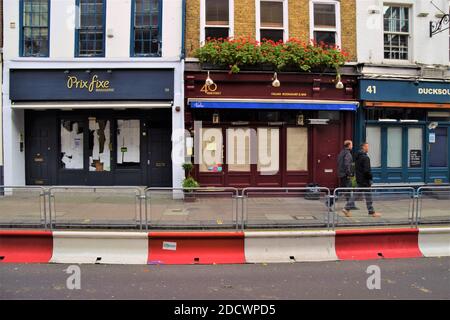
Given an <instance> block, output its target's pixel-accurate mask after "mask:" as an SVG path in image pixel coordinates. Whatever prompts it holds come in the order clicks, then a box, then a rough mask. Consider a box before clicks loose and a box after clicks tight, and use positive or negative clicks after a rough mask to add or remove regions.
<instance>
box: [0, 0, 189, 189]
mask: <svg viewBox="0 0 450 320" xmlns="http://www.w3.org/2000/svg"><path fill="white" fill-rule="evenodd" d="M3 8H4V13H5V17H4V21H5V30H4V35H5V46H4V71H3V77H4V83H3V91H4V94H3V106H4V107H3V111H4V112H3V129H4V168H5V185H25V184H26V185H140V186H158V187H163V186H164V187H170V186H180V184H181V180H182V179H183V175H184V173H183V171H182V168H181V165H179V164H177V165H173V164H172V157H171V156H172V154H171V153H172V150H173V149H174V145H175V144H176V143H177V140H176V139H172V134H173V132H176V131H180V130H181V131H182V130H183V128H184V112H183V109H184V104H183V99H182V97H183V86H182V79H183V76H182V75H183V63H182V49H183V45H182V36H183V32H182V30H183V26H182V24H183V2H182V1H162V0H114V1H110V0H58V1H54V0H20V1H17V0H5V1H4V6H3Z"/></svg>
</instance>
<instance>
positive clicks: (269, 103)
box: [188, 99, 359, 111]
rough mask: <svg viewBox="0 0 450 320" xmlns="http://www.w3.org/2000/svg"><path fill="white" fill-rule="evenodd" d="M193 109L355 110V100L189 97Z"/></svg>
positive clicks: (356, 104) (356, 103)
mask: <svg viewBox="0 0 450 320" xmlns="http://www.w3.org/2000/svg"><path fill="white" fill-rule="evenodd" d="M188 102H189V104H190V106H191V108H193V109H274V110H328V111H356V109H357V108H358V105H359V103H358V102H356V101H327V100H285V99H274V100H267V99H264V100H253V99H239V100H237V99H189V100H188Z"/></svg>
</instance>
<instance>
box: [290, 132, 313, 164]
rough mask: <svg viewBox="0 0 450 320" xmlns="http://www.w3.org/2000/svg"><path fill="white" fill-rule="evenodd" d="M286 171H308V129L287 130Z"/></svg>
mask: <svg viewBox="0 0 450 320" xmlns="http://www.w3.org/2000/svg"><path fill="white" fill-rule="evenodd" d="M286 144H287V150H286V152H287V153H286V162H287V163H286V167H287V171H307V170H308V129H307V128H303V127H297V128H294V127H292V128H287V142H286Z"/></svg>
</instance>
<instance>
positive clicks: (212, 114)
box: [185, 71, 358, 188]
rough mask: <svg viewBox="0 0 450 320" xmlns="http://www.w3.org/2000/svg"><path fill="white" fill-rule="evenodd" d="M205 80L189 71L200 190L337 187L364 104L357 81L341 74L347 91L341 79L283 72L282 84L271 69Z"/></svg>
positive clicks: (189, 118) (188, 120) (188, 119)
mask: <svg viewBox="0 0 450 320" xmlns="http://www.w3.org/2000/svg"><path fill="white" fill-rule="evenodd" d="M206 78H207V72H206V71H187V72H186V73H185V97H186V111H185V112H186V113H185V125H186V129H188V130H189V131H190V132H191V134H192V135H193V136H196V138H199V137H201V139H196V141H199V142H196V144H194V145H193V150H192V161H194V163H195V166H194V173H193V176H194V178H195V179H196V180H197V181H198V182H199V183H200V185H201V186H222V187H237V188H245V187H304V186H306V185H307V184H310V183H316V184H318V185H320V186H324V187H329V188H334V187H336V186H337V183H338V178H337V172H336V171H337V164H336V162H337V156H338V154H339V152H340V150H341V148H342V144H343V141H344V140H345V139H352V137H353V123H354V114H355V110H356V108H357V107H358V104H357V100H356V92H357V90H356V89H357V88H356V85H357V79H356V77H355V76H353V75H349V76H345V75H343V76H342V83H343V89H337V88H336V76H335V75H319V74H300V73H283V74H278V80H279V81H280V86H279V87H274V86H273V80H274V73H273V72H271V73H265V72H253V73H250V72H248V73H245V72H241V73H239V74H229V73H228V72H222V71H214V72H212V71H211V72H210V78H211V79H212V80H213V82H214V83H213V84H210V85H207V84H205V80H206ZM199 124H200V125H201V129H198V127H199ZM262 146H264V151H260V149H261V150H263V147H262ZM239 154H240V155H242V156H241V158H239V156H238V155H239ZM266 156H267V157H266ZM265 158H267V159H270V160H267V161H263V160H264V159H265ZM205 159H206V160H205Z"/></svg>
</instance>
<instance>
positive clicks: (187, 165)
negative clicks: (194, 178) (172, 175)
mask: <svg viewBox="0 0 450 320" xmlns="http://www.w3.org/2000/svg"><path fill="white" fill-rule="evenodd" d="M182 167H183V169H184V171H187V172H188V173H191V172H192V170H193V169H194V165H193V164H192V163H190V162H185V163H183V164H182Z"/></svg>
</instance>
